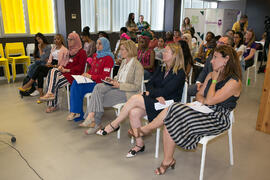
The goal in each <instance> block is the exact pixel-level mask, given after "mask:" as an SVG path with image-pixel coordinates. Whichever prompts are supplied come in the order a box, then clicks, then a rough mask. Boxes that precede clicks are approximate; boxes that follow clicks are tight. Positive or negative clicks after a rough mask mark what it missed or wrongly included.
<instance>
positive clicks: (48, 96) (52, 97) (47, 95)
mask: <svg viewBox="0 0 270 180" xmlns="http://www.w3.org/2000/svg"><path fill="white" fill-rule="evenodd" d="M54 99H55V96H54V95H53V94H46V95H45V96H42V97H40V100H41V101H53V100H54Z"/></svg>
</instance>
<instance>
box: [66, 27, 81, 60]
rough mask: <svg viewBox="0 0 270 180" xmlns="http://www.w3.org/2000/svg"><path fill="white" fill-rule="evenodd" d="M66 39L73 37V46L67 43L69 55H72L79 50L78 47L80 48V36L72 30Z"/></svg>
mask: <svg viewBox="0 0 270 180" xmlns="http://www.w3.org/2000/svg"><path fill="white" fill-rule="evenodd" d="M68 39H73V41H74V45H73V46H70V45H69V44H68V50H69V54H70V55H71V56H74V55H76V54H77V53H78V52H79V50H80V49H82V42H81V39H80V36H79V35H78V34H77V33H75V32H72V33H70V34H69V35H68Z"/></svg>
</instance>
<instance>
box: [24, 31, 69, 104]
mask: <svg viewBox="0 0 270 180" xmlns="http://www.w3.org/2000/svg"><path fill="white" fill-rule="evenodd" d="M54 43H55V47H53V48H52V50H51V54H50V57H49V60H48V62H47V64H46V65H39V66H38V67H37V69H36V71H35V72H34V74H33V76H32V78H31V79H30V81H28V82H27V83H26V84H25V85H23V86H22V87H20V88H19V90H20V91H26V90H27V89H29V88H31V86H32V84H33V83H34V82H35V81H36V80H37V81H38V83H37V90H38V92H39V95H40V97H42V96H43V95H44V94H43V84H44V77H46V76H47V74H48V72H49V70H50V69H52V68H53V67H58V66H66V64H67V63H68V59H69V52H68V50H67V48H66V47H65V45H64V37H63V36H62V35H61V34H56V35H55V37H54ZM37 103H40V100H38V101H37Z"/></svg>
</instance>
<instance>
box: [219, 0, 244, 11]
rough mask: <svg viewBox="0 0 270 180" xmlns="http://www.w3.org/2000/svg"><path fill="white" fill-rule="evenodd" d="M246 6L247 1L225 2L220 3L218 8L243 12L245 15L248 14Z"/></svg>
mask: <svg viewBox="0 0 270 180" xmlns="http://www.w3.org/2000/svg"><path fill="white" fill-rule="evenodd" d="M246 4H247V0H239V1H225V2H218V8H222V9H238V10H240V11H241V12H242V14H245V13H246Z"/></svg>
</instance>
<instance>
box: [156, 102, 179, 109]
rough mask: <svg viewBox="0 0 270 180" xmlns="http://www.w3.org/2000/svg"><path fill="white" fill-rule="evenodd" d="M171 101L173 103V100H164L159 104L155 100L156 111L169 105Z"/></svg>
mask: <svg viewBox="0 0 270 180" xmlns="http://www.w3.org/2000/svg"><path fill="white" fill-rule="evenodd" d="M172 103H174V101H173V100H168V101H165V104H161V103H159V102H157V103H155V109H156V110H157V111H158V110H161V109H165V108H166V107H169V106H170V105H171V104H172Z"/></svg>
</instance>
